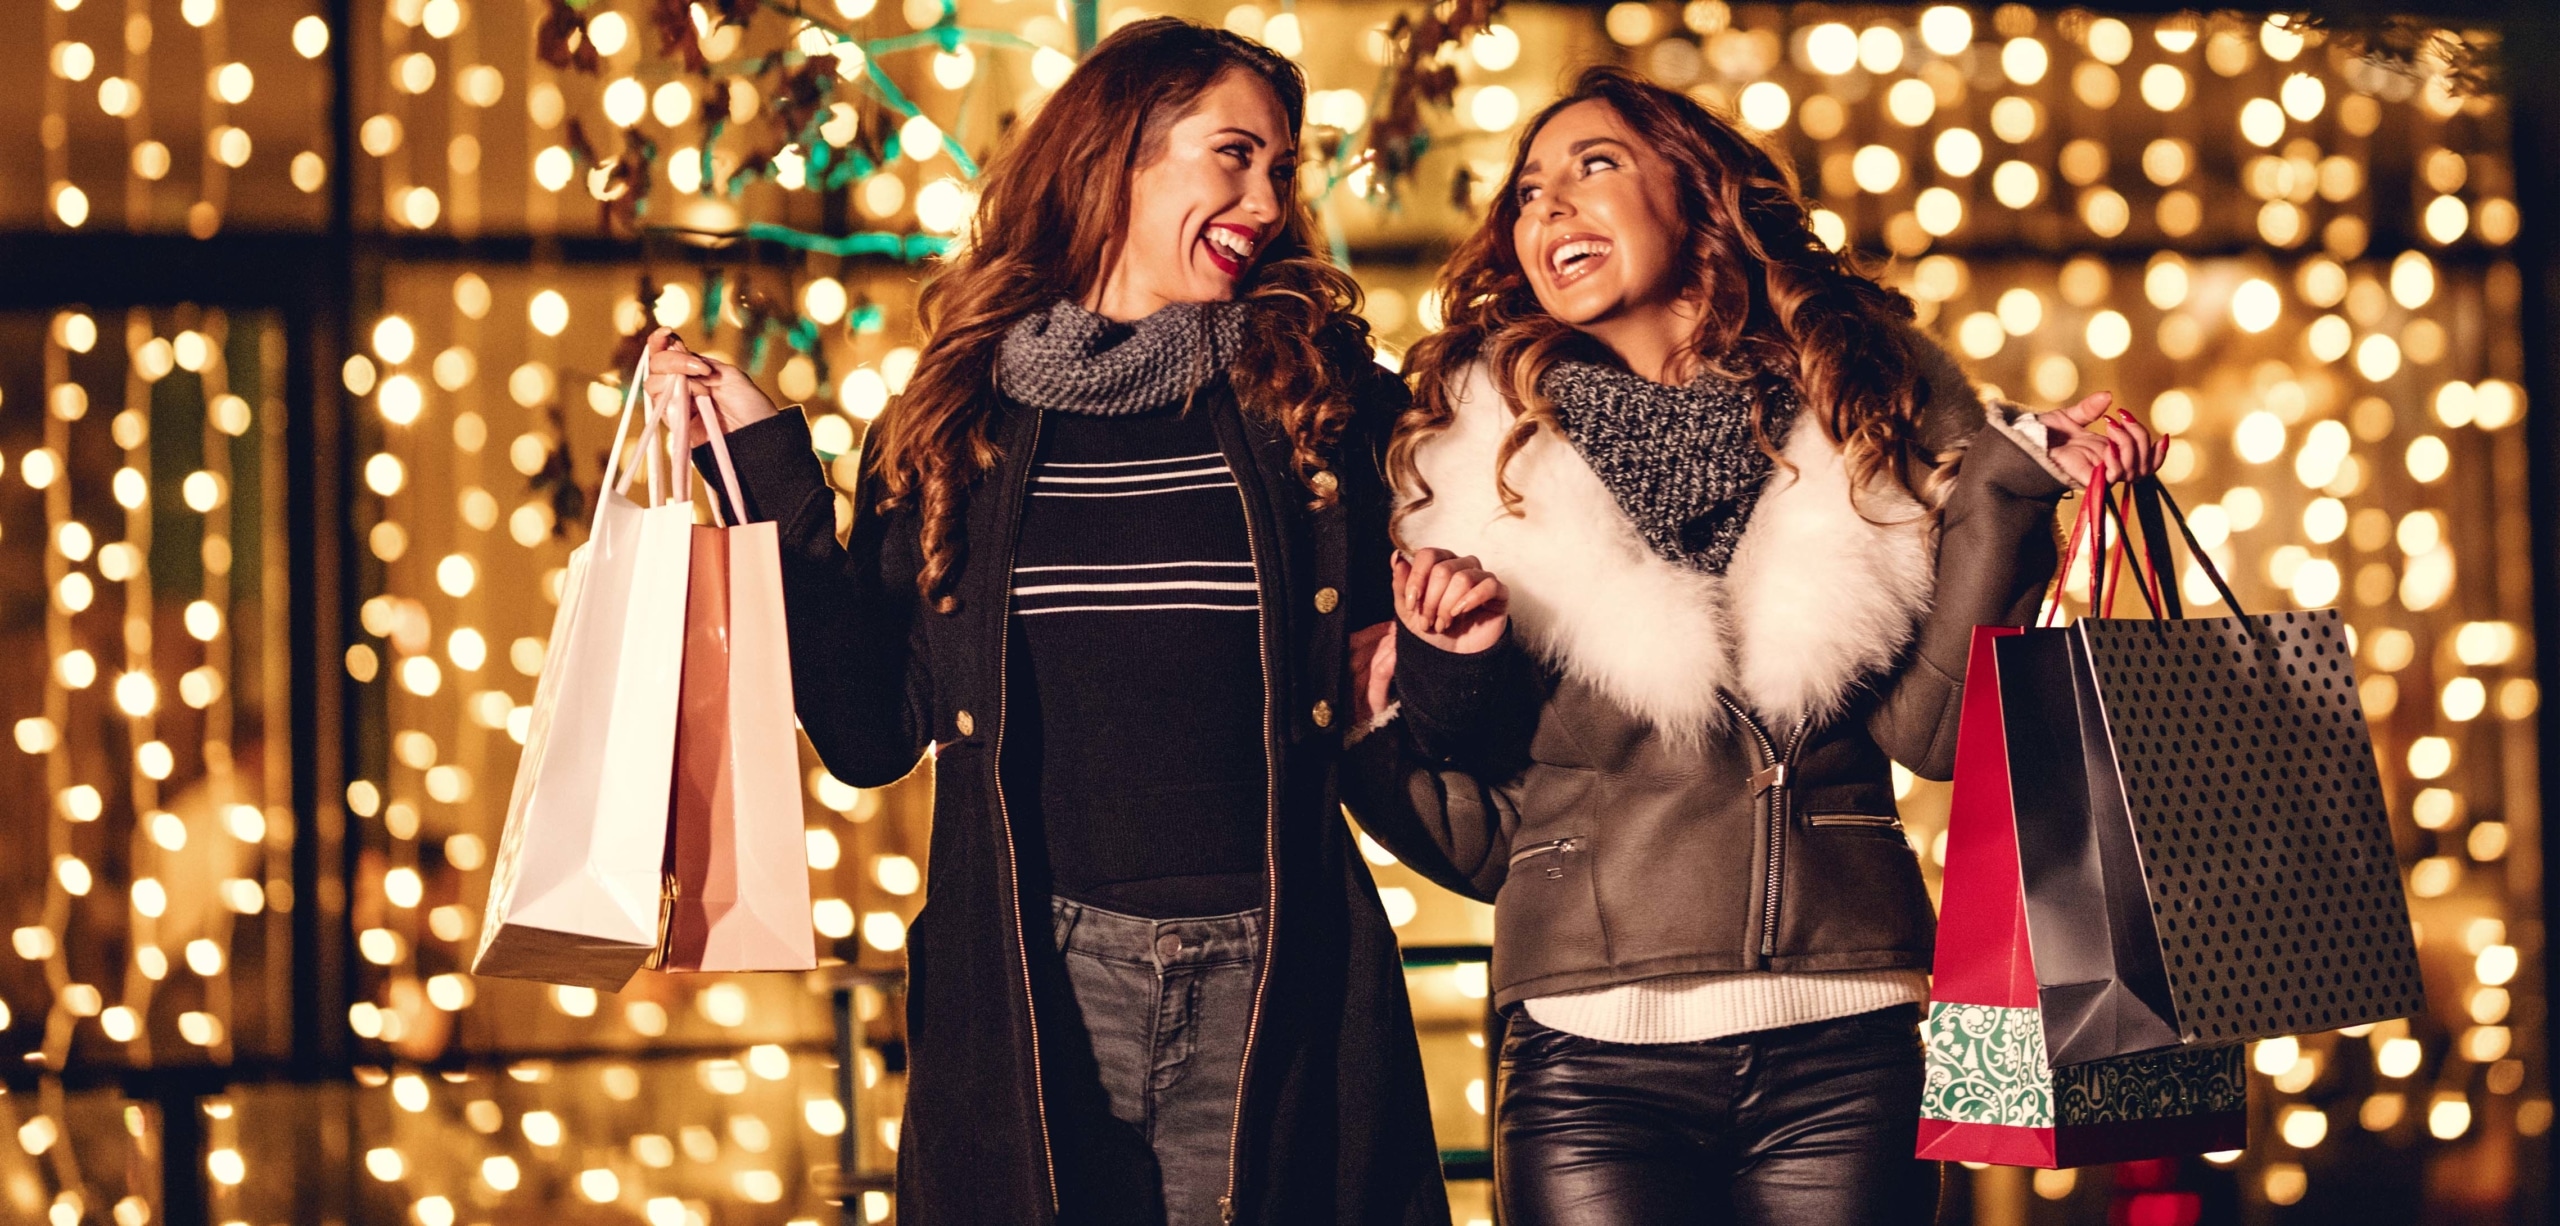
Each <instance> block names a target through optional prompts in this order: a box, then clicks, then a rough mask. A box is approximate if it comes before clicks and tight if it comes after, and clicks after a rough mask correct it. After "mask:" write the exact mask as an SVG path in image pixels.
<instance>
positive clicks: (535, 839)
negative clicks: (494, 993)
mask: <svg viewBox="0 0 2560 1226" xmlns="http://www.w3.org/2000/svg"><path fill="white" fill-rule="evenodd" d="M647 373H648V364H647V359H645V358H644V359H642V362H641V367H640V369H639V370H636V371H634V372H632V376H631V384H630V386H629V387H628V388H626V389H625V390H624V393H623V398H622V421H621V424H619V425H617V426H616V427H615V428H614V437H613V451H612V452H611V453H609V455H608V458H607V459H606V461H605V475H604V481H603V482H602V483H601V484H600V485H599V487H598V492H597V498H596V502H597V505H596V513H595V524H594V528H593V529H592V531H590V533H589V534H588V537H587V542H586V543H585V544H583V545H580V546H579V547H578V548H577V549H576V550H575V551H574V552H572V553H571V554H570V555H569V572H568V578H567V582H566V583H565V584H563V586H562V589H561V594H560V611H559V613H558V614H557V615H556V616H555V617H554V618H553V619H552V625H551V648H550V654H549V658H548V659H547V660H546V661H545V662H544V664H543V667H542V678H541V680H540V681H539V682H537V683H536V685H535V687H534V696H533V717H532V724H531V727H530V729H529V731H528V733H527V735H526V737H525V745H524V754H523V756H522V757H521V758H520V759H519V760H518V762H517V765H516V780H515V790H514V792H513V794H512V795H511V796H510V797H509V798H508V801H507V826H506V833H505V835H504V836H503V837H502V838H501V839H500V841H499V844H498V857H497V863H496V865H495V866H494V867H493V869H492V870H491V875H490V882H489V908H488V915H487V917H486V919H485V920H484V921H483V923H482V925H481V930H480V949H479V953H478V956H477V957H476V958H474V959H473V962H472V966H471V970H472V973H473V974H475V975H497V976H503V977H506V978H511V979H534V980H540V981H542V982H546V983H559V984H569V985H572V986H576V987H587V988H595V989H598V990H600V991H609V992H610V991H620V990H621V988H622V986H623V985H624V984H625V983H627V982H629V981H630V979H631V976H632V974H633V973H634V972H635V971H637V970H639V969H640V967H641V965H642V964H643V962H645V961H646V960H647V959H648V958H649V957H650V954H651V953H652V951H654V950H655V949H657V947H658V945H659V943H660V940H661V929H660V915H661V913H662V906H661V903H662V892H663V881H664V877H663V873H664V861H665V856H666V846H667V803H668V796H669V789H670V786H671V783H672V779H673V773H674V769H675V752H676V745H675V742H676V715H677V706H678V692H679V686H680V683H681V681H682V678H683V672H684V637H685V599H686V589H687V585H688V583H689V577H688V572H689V569H690V566H691V552H692V542H693V526H694V513H693V505H692V502H691V501H690V499H688V498H686V497H684V496H683V493H682V492H683V491H684V490H685V489H686V482H685V481H684V479H683V475H682V470H681V469H678V468H676V465H677V464H679V463H680V462H681V453H680V452H677V451H676V448H677V447H680V446H681V445H682V444H681V443H680V442H678V441H677V440H676V438H670V439H669V441H668V446H667V448H666V450H667V451H668V452H669V453H670V454H668V455H667V456H664V457H662V456H661V455H660V448H659V447H658V446H657V445H656V439H657V437H658V436H659V434H660V433H661V430H660V423H659V420H658V414H656V413H655V412H652V411H649V406H648V395H647V392H646V390H645V386H644V380H645V378H646V376H647ZM635 408H637V409H638V410H640V413H641V417H642V425H641V429H640V438H639V441H638V443H637V445H636V447H635V448H634V453H635V454H634V456H633V458H632V459H633V462H632V464H631V465H628V466H625V465H623V464H622V445H623V440H624V437H625V436H626V435H627V434H628V433H629V431H630V427H631V418H632V413H633V411H634V409H635ZM678 437H680V436H678ZM643 463H645V464H646V465H647V467H648V469H649V493H648V501H647V502H646V503H645V504H644V503H639V502H634V501H632V499H631V497H630V495H629V492H628V491H629V488H630V485H631V481H632V477H633V475H634V473H635V471H636V470H637V467H638V466H639V465H640V464H643ZM662 468H665V469H669V470H671V471H668V472H664V473H662V472H661V471H660V470H661V469H662ZM617 469H619V471H620V479H619V481H617V480H616V476H615V474H616V471H617Z"/></svg>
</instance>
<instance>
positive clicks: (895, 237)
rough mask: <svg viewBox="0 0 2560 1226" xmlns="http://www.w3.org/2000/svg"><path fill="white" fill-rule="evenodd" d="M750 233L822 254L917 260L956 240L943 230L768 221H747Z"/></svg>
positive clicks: (946, 246)
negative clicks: (811, 226)
mask: <svg viewBox="0 0 2560 1226" xmlns="http://www.w3.org/2000/svg"><path fill="white" fill-rule="evenodd" d="M746 236H747V237H748V238H750V239H763V240H764V241H766V242H773V243H780V244H782V245H783V246H785V247H792V248H797V249H798V250H801V251H808V252H814V253H816V254H818V255H833V256H850V255H880V256H887V257H889V258H890V259H893V260H900V261H903V262H906V263H910V264H912V263H914V262H916V261H917V260H921V259H925V258H927V257H930V256H937V255H941V254H943V253H944V252H947V251H949V250H951V248H952V240H950V239H948V238H945V237H943V236H941V235H939V234H900V233H896V232H894V231H889V230H864V231H859V232H857V233H853V234H813V233H810V232H809V231H807V230H797V229H793V228H792V227H790V226H783V225H775V224H774V223H772V222H767V221H751V222H748V223H747V228H746Z"/></svg>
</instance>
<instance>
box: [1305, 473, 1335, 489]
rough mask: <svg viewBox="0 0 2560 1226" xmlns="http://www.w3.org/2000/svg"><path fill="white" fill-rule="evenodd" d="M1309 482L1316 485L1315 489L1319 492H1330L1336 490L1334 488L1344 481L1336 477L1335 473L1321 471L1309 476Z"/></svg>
mask: <svg viewBox="0 0 2560 1226" xmlns="http://www.w3.org/2000/svg"><path fill="white" fill-rule="evenodd" d="M1307 484H1308V485H1311V486H1314V487H1315V491H1316V492H1317V493H1319V494H1330V493H1332V492H1333V491H1334V488H1335V487H1336V486H1339V485H1341V484H1342V482H1340V481H1338V480H1336V479H1334V475H1333V474H1332V473H1329V472H1321V471H1320V472H1318V473H1316V475H1314V476H1312V477H1309V478H1307Z"/></svg>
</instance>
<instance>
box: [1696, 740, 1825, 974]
mask: <svg viewBox="0 0 2560 1226" xmlns="http://www.w3.org/2000/svg"><path fill="white" fill-rule="evenodd" d="M1716 700H1717V701H1719V702H1721V703H1723V704H1724V709H1725V710H1727V711H1731V712H1732V713H1733V715H1734V718H1736V719H1739V720H1741V721H1742V724H1743V726H1744V727H1746V728H1749V729H1750V730H1751V739H1752V740H1754V741H1757V742H1758V743H1759V745H1760V755H1761V756H1762V757H1764V758H1766V759H1768V762H1769V765H1768V766H1766V767H1764V768H1762V769H1760V770H1757V771H1753V772H1752V773H1751V791H1752V793H1753V794H1754V795H1755V796H1756V795H1758V794H1760V793H1762V792H1766V793H1768V795H1769V857H1768V877H1767V880H1765V881H1764V882H1763V883H1762V888H1761V891H1760V956H1761V958H1763V959H1768V958H1773V957H1776V956H1777V953H1778V891H1779V887H1780V884H1781V882H1782V881H1783V879H1784V877H1783V873H1784V868H1785V861H1784V855H1785V845H1786V838H1787V782H1788V777H1789V776H1790V775H1793V774H1794V773H1795V761H1796V750H1798V749H1799V748H1802V747H1803V745H1804V730H1805V724H1806V723H1807V720H1806V719H1805V718H1804V717H1801V716H1800V717H1798V718H1797V719H1796V726H1795V729H1794V730H1793V731H1791V732H1789V733H1788V734H1787V744H1786V748H1784V749H1783V750H1782V749H1780V748H1779V747H1778V744H1777V742H1775V741H1773V740H1771V739H1770V737H1769V732H1768V730H1767V729H1765V728H1762V727H1761V726H1760V721H1758V720H1756V719H1753V718H1751V713H1750V712H1748V711H1745V710H1743V709H1742V704H1741V703H1738V702H1735V701H1734V700H1733V696H1732V695H1730V694H1721V693H1720V694H1717V695H1716Z"/></svg>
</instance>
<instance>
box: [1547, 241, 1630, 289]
mask: <svg viewBox="0 0 2560 1226" xmlns="http://www.w3.org/2000/svg"><path fill="white" fill-rule="evenodd" d="M1615 246H1616V245H1615V244H1613V243H1611V242H1610V241H1609V240H1607V239H1605V238H1589V237H1579V238H1568V239H1566V240H1564V241H1563V242H1560V243H1557V244H1556V245H1555V246H1554V247H1552V248H1550V249H1549V250H1548V251H1547V271H1548V272H1549V273H1550V274H1552V275H1553V276H1554V277H1555V282H1556V284H1558V285H1566V284H1570V283H1572V282H1574V281H1578V280H1580V279H1582V278H1583V277H1584V276H1587V275H1589V274H1590V272H1591V270H1592V269H1595V268H1598V267H1599V266H1600V265H1601V263H1602V262H1603V261H1605V260H1607V259H1608V258H1609V252H1610V251H1611V250H1613V249H1614V248H1615Z"/></svg>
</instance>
